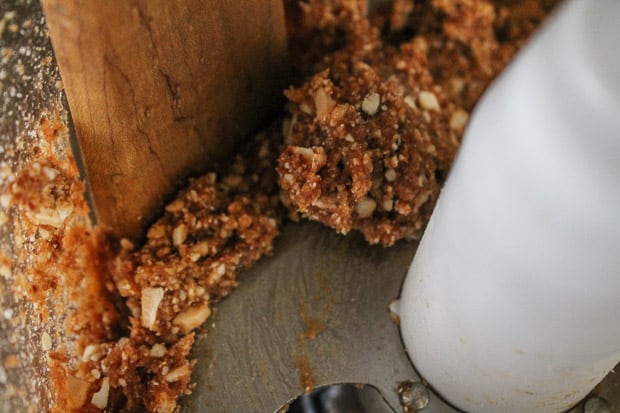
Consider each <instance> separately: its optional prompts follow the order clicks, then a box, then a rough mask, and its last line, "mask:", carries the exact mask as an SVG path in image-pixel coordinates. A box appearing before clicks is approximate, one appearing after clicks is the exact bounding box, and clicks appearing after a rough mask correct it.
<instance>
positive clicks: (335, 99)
mask: <svg viewBox="0 0 620 413" xmlns="http://www.w3.org/2000/svg"><path fill="white" fill-rule="evenodd" d="M551 3H554V2H550V1H544V0H522V1H521V0H515V1H506V0H503V1H501V0H496V1H495V2H493V1H490V0H432V1H430V0H427V1H416V2H412V1H405V0H396V1H394V2H392V3H391V5H390V6H388V7H387V9H388V13H386V14H383V15H377V16H375V17H373V18H372V19H368V18H366V9H365V7H364V2H361V1H355V0H331V1H316V0H310V1H308V2H304V3H302V7H301V10H302V18H301V22H302V28H301V29H298V33H296V38H299V39H301V40H300V41H304V40H305V42H306V45H307V47H308V48H309V50H310V52H309V53H307V54H306V55H305V56H304V59H302V60H303V62H304V64H308V65H310V66H311V67H312V68H313V69H314V74H313V75H312V76H310V77H309V78H308V79H307V80H305V82H304V83H303V84H302V85H301V86H300V87H297V88H291V89H289V90H288V91H287V92H286V95H287V97H288V99H289V101H290V104H289V112H290V115H291V116H290V125H289V127H288V130H287V133H286V137H285V142H286V144H287V145H288V146H287V147H286V148H285V150H284V151H283V153H282V155H281V156H280V158H279V162H278V172H279V175H280V185H281V187H282V190H283V196H282V197H283V200H284V202H285V204H287V205H288V206H289V207H291V208H292V209H295V210H296V211H298V212H301V214H302V215H304V216H305V217H308V218H310V219H313V220H317V221H320V222H322V223H324V224H326V225H328V226H330V227H332V228H334V229H336V230H337V231H338V232H341V233H347V232H348V231H350V230H352V229H353V230H359V231H361V232H362V233H363V234H364V236H365V238H366V239H367V240H368V242H370V243H373V244H374V243H381V244H384V245H391V244H393V243H394V242H396V241H397V240H399V239H401V238H405V237H417V236H419V235H420V233H421V231H422V230H423V228H424V226H425V224H426V222H427V221H428V219H429V217H430V214H431V211H432V209H433V206H434V204H435V201H436V199H437V197H438V195H439V189H440V186H441V184H442V183H443V180H444V179H445V177H446V175H447V173H448V170H449V167H450V164H451V162H452V160H453V158H454V155H455V154H456V150H457V148H458V145H459V141H460V139H461V136H462V134H463V131H464V128H465V126H466V123H467V120H468V117H469V113H470V111H471V109H472V107H473V105H474V104H475V102H476V101H477V99H478V98H479V97H480V95H481V93H482V92H483V91H484V89H485V88H486V87H487V86H488V85H489V83H490V81H491V80H492V79H493V78H494V76H495V75H496V74H497V73H498V72H499V71H500V70H501V69H502V68H503V67H504V66H505V65H506V63H507V62H508V60H509V59H510V57H512V56H513V54H514V53H515V52H516V50H517V49H518V48H519V47H520V46H521V45H522V44H523V42H524V41H525V39H526V38H527V36H529V34H531V32H532V31H533V29H534V28H535V27H536V26H537V24H538V23H540V21H541V20H542V19H543V18H544V16H545V14H546V12H547V11H548V9H549V7H550V6H551V5H552V4H551ZM371 21H372V23H371ZM313 62H314V63H313ZM298 71H299V72H300V73H301V72H303V69H299V70H298Z"/></svg>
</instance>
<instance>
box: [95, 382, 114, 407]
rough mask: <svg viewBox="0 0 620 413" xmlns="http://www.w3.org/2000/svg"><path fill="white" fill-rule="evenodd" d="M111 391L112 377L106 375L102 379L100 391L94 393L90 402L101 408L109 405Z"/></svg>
mask: <svg viewBox="0 0 620 413" xmlns="http://www.w3.org/2000/svg"><path fill="white" fill-rule="evenodd" d="M109 393H110V378H109V377H104V378H103V380H102V381H101V388H100V389H99V391H98V392H96V393H94V394H93V397H92V398H91V399H90V402H91V403H92V404H94V405H95V407H97V408H99V409H105V407H106V406H107V405H108V395H109Z"/></svg>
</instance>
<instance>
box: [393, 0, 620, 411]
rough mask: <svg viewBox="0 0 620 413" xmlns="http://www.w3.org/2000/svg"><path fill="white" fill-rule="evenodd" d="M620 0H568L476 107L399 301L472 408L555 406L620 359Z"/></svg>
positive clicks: (406, 334) (434, 367)
mask: <svg viewBox="0 0 620 413" xmlns="http://www.w3.org/2000/svg"><path fill="white" fill-rule="evenodd" d="M619 318H620V1H617V0H598V1H588V0H572V1H568V2H567V3H565V4H564V5H563V7H561V8H560V9H559V10H558V12H557V13H556V15H554V16H553V17H552V18H550V19H549V21H548V23H547V24H546V25H545V27H543V28H542V30H541V31H540V33H538V34H537V35H536V36H535V38H533V39H532V41H531V42H530V43H529V44H528V46H527V47H526V48H525V49H524V50H523V51H522V52H521V54H520V55H519V56H518V57H517V59H516V60H515V61H514V62H513V63H512V64H511V66H510V67H509V69H508V70H507V71H506V72H505V73H504V74H502V76H501V77H500V78H499V79H498V80H497V82H496V84H495V85H493V86H492V87H491V88H490V90H489V91H488V93H487V94H486V95H485V96H484V97H483V99H482V101H481V102H480V104H479V106H478V107H477V109H476V111H475V113H474V114H473V117H472V120H471V122H470V125H469V128H468V130H467V131H466V135H465V139H464V143H463V146H462V148H461V152H460V154H459V156H458V159H457V161H456V164H455V166H454V168H453V170H452V172H451V176H450V177H449V179H448V181H447V183H446V186H445V188H444V190H443V193H442V195H441V197H440V199H439V202H438V204H437V207H436V209H435V212H434V215H433V217H432V219H431V222H430V224H429V226H428V228H427V229H426V233H425V234H424V237H423V239H422V241H421V244H420V246H419V248H418V251H417V254H416V257H415V259H414V261H413V264H412V266H411V269H410V271H409V274H408V276H407V279H406V281H405V285H404V289H403V292H402V299H401V331H402V334H403V338H404V342H405V344H406V346H407V349H408V351H409V354H410V356H411V358H412V360H413V363H414V365H415V367H416V368H417V369H418V371H419V373H420V374H421V375H422V376H423V377H424V378H425V379H426V380H428V382H429V383H430V385H431V386H432V387H433V388H434V389H435V390H436V391H437V392H439V393H440V394H441V395H443V396H444V397H445V398H446V399H447V400H448V401H449V402H451V403H453V404H454V405H455V406H456V407H458V408H460V409H463V410H466V411H468V412H471V413H486V412H489V413H490V412H494V413H496V412H502V413H511V412H527V413H535V412H560V411H563V410H566V409H567V408H569V407H570V406H572V405H574V404H575V403H577V402H578V401H579V400H581V399H582V398H583V397H584V396H586V394H587V393H588V392H590V391H591V390H592V388H593V387H594V386H595V385H596V384H597V383H599V381H601V380H602V379H603V377H604V376H605V375H606V374H607V373H608V372H609V371H610V370H611V369H612V368H613V367H614V366H615V365H616V364H617V363H618V361H620V323H619Z"/></svg>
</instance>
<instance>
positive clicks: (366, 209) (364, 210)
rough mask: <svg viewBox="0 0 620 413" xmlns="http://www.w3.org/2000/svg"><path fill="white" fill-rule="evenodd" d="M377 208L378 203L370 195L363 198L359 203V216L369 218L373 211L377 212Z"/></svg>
mask: <svg viewBox="0 0 620 413" xmlns="http://www.w3.org/2000/svg"><path fill="white" fill-rule="evenodd" d="M376 208H377V203H376V202H375V200H374V199H372V198H369V197H366V198H363V199H361V200H360V201H359V202H358V203H357V207H356V211H357V216H358V217H360V218H368V217H369V216H371V215H372V213H373V212H375V209H376Z"/></svg>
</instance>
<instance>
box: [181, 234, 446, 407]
mask: <svg viewBox="0 0 620 413" xmlns="http://www.w3.org/2000/svg"><path fill="white" fill-rule="evenodd" d="M416 245H417V244H416V243H414V242H410V243H406V242H402V243H399V244H397V245H396V246H394V247H392V248H383V247H370V246H368V245H367V244H366V243H365V242H364V241H363V240H362V239H361V237H358V236H356V235H351V236H347V237H343V236H339V235H337V234H335V233H333V231H331V230H330V229H327V228H325V227H322V226H320V225H318V224H315V223H310V222H304V223H301V224H295V225H288V226H286V227H285V228H284V230H283V233H282V235H281V236H280V238H279V239H278V242H277V246H276V250H275V253H274V256H273V257H269V258H267V259H264V260H262V261H261V262H260V263H259V264H258V265H256V266H255V267H254V268H252V269H250V270H249V271H247V272H246V273H245V274H244V275H243V276H242V278H241V285H240V286H239V287H238V289H237V290H236V291H235V292H234V293H233V294H232V295H231V296H230V298H228V299H226V300H224V301H223V302H222V303H220V305H219V306H218V309H217V314H216V316H215V318H214V321H213V324H212V325H210V326H208V333H207V334H206V336H203V337H201V338H200V339H199V340H198V341H197V343H196V345H195V348H194V356H195V357H196V358H198V364H197V366H196V369H195V377H194V379H195V381H196V383H197V384H196V387H195V388H194V391H193V392H194V393H193V396H191V397H190V398H187V399H186V400H185V410H186V411H195V412H198V411H201V410H202V409H205V408H206V409H207V410H208V411H209V412H214V413H220V412H275V411H276V410H278V409H279V408H280V407H281V406H282V405H283V404H285V403H287V402H289V401H291V400H293V399H294V398H295V397H297V396H298V395H300V394H302V393H304V391H306V390H310V389H311V388H314V387H318V386H323V385H329V384H335V383H361V384H370V385H372V386H374V387H375V388H377V389H378V390H379V391H380V392H381V394H382V395H383V397H384V398H385V399H386V400H387V402H388V403H389V404H390V405H391V406H392V408H394V409H395V410H396V411H400V407H399V405H400V403H399V398H398V394H397V389H398V386H399V383H401V382H404V381H408V380H419V379H418V377H417V375H416V373H415V372H414V370H413V368H412V366H411V364H410V362H409V359H408V358H407V355H406V354H405V352H404V350H403V346H402V344H401V340H400V335H399V332H398V326H397V325H396V324H395V323H394V322H393V321H392V319H391V316H390V311H389V308H388V307H389V304H390V302H391V301H392V300H393V299H394V298H396V297H397V296H398V293H399V290H400V286H401V283H402V279H403V276H404V274H405V273H406V271H407V269H408V267H409V263H410V262H411V259H412V257H413V253H414V251H415V248H416ZM431 405H432V408H429V409H428V410H427V411H428V412H429V413H447V412H453V411H454V410H452V409H451V408H449V407H448V406H447V405H446V404H445V403H443V402H442V401H441V400H439V399H438V398H437V397H435V396H431Z"/></svg>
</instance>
